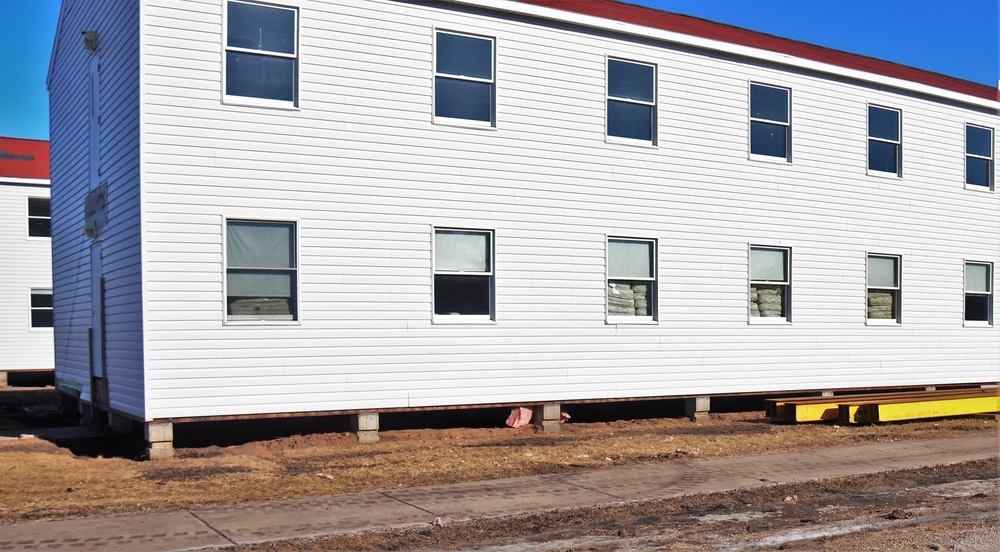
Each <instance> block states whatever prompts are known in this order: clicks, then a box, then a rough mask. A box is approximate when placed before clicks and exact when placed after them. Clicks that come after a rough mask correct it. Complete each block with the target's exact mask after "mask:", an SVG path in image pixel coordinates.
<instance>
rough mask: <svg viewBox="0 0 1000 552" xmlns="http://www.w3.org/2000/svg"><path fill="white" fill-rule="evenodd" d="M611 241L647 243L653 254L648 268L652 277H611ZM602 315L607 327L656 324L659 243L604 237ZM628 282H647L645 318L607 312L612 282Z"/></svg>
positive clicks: (630, 238)
mask: <svg viewBox="0 0 1000 552" xmlns="http://www.w3.org/2000/svg"><path fill="white" fill-rule="evenodd" d="M612 241H625V242H640V243H648V244H650V245H651V249H652V252H653V258H652V260H651V262H652V266H651V267H650V268H651V270H652V272H653V275H652V277H631V276H630V277H627V278H624V277H622V278H617V277H614V276H612V275H611V242H612ZM604 247H605V249H604V291H605V296H604V314H605V323H606V324H609V325H616V324H656V323H658V322H657V321H658V318H659V316H658V310H659V308H658V306H659V300H658V295H659V289H658V286H657V282H658V281H659V267H658V265H659V259H660V255H659V243H658V242H657V240H656V239H655V238H637V237H631V236H605V237H604ZM622 280H628V281H631V282H647V284H648V286H649V291H648V293H647V296H648V297H647V299H646V301H647V307H646V308H647V310H648V312H649V314H647V315H645V316H628V315H615V314H611V313H610V312H609V306H610V305H609V302H610V301H609V295H608V294H609V293H610V292H611V283H612V281H622Z"/></svg>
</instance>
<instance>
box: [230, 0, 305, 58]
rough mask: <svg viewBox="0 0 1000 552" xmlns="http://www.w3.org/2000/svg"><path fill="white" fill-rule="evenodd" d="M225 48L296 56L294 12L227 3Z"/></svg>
mask: <svg viewBox="0 0 1000 552" xmlns="http://www.w3.org/2000/svg"><path fill="white" fill-rule="evenodd" d="M228 15H229V23H228V24H229V34H228V37H227V40H228V45H229V46H232V47H235V48H248V49H251V50H264V51H267V52H280V53H282V54H294V53H295V12H294V11H292V10H287V9H280V8H271V7H268V6H258V5H253V4H241V3H238V2H230V3H229V13H228Z"/></svg>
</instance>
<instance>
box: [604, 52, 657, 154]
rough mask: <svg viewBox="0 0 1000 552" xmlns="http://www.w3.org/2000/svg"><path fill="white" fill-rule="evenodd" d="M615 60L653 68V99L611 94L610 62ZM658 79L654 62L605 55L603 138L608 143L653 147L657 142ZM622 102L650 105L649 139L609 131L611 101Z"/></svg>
mask: <svg viewBox="0 0 1000 552" xmlns="http://www.w3.org/2000/svg"><path fill="white" fill-rule="evenodd" d="M612 61H617V62H621V63H631V64H633V65H644V66H646V67H652V68H653V101H651V102H647V101H642V100H634V99H632V98H623V97H620V96H612V95H611V62H612ZM659 79H660V73H659V68H658V67H657V65H656V64H655V63H649V62H645V61H637V60H634V59H625V58H620V57H616V56H605V59H604V140H605V141H606V142H609V143H616V144H628V145H633V146H643V147H648V148H655V147H657V144H658V138H659V126H660V114H659V107H658V106H657V101H658V99H659V94H660V91H659ZM613 101H614V102H622V103H631V104H636V105H645V106H648V107H651V108H652V109H651V113H652V116H651V120H650V121H649V136H650V139H649V140H637V139H635V138H628V137H626V136H615V135H613V134H611V133H610V132H608V131H609V127H610V125H611V102H613Z"/></svg>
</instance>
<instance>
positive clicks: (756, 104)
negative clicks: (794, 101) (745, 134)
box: [750, 84, 792, 160]
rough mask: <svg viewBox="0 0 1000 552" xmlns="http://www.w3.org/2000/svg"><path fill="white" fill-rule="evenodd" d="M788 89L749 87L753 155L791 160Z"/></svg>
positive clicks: (752, 85) (758, 85)
mask: <svg viewBox="0 0 1000 552" xmlns="http://www.w3.org/2000/svg"><path fill="white" fill-rule="evenodd" d="M789 96H790V92H789V90H788V89H787V88H777V87H774V86H765V85H763V84H751V85H750V153H751V155H763V156H767V157H774V158H778V159H785V160H787V159H789V158H790V157H791V156H790V155H789V150H790V149H791V141H792V125H791V117H790V114H789V113H790V102H789V101H788V99H789Z"/></svg>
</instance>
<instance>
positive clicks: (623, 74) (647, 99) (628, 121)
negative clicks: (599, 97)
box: [607, 59, 656, 144]
mask: <svg viewBox="0 0 1000 552" xmlns="http://www.w3.org/2000/svg"><path fill="white" fill-rule="evenodd" d="M607 131H608V136H609V137H615V138H628V139H630V140H640V141H643V142H649V143H651V144H655V143H656V67H655V66H653V65H649V64H646V63H635V62H632V61H623V60H620V59H609V60H608V128H607Z"/></svg>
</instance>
